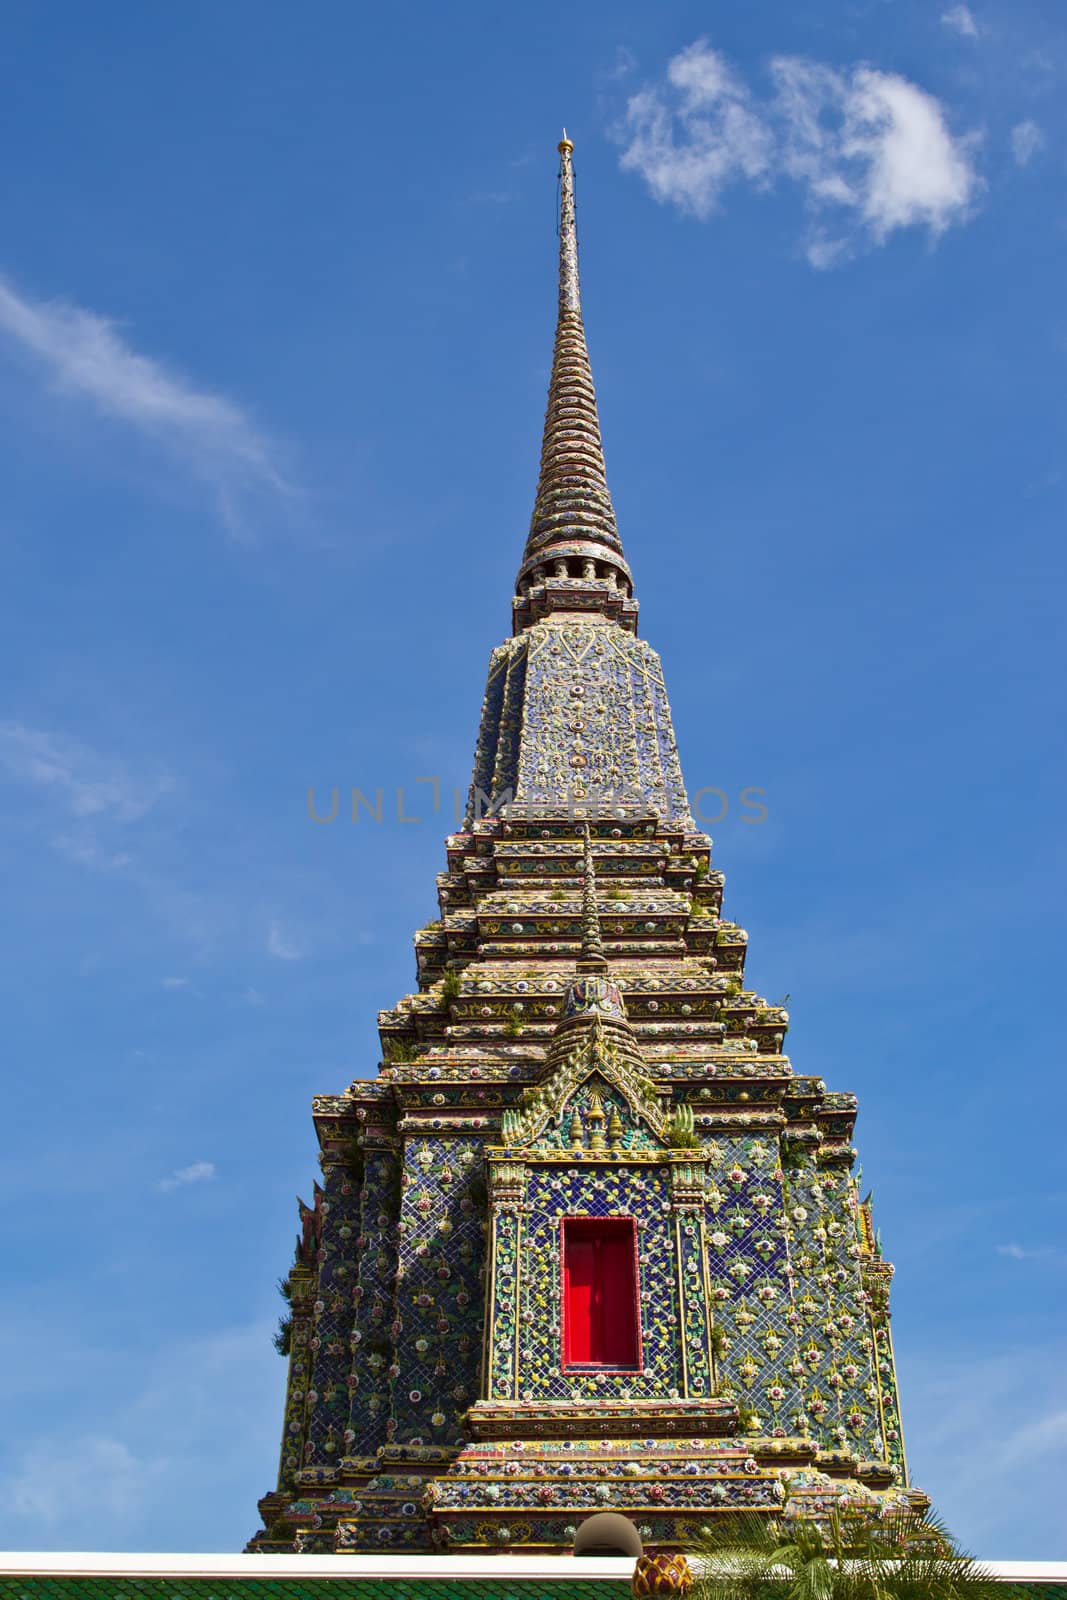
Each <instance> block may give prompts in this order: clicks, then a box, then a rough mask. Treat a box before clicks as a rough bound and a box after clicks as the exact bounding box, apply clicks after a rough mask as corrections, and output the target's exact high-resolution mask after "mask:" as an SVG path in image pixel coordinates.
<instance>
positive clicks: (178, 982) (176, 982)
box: [163, 978, 189, 989]
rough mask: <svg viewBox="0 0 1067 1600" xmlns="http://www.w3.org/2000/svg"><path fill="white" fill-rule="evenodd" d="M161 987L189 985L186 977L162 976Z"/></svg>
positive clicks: (174, 987) (181, 987)
mask: <svg viewBox="0 0 1067 1600" xmlns="http://www.w3.org/2000/svg"><path fill="white" fill-rule="evenodd" d="M163 987H164V989H188V987H189V979H188V978H164V979H163Z"/></svg>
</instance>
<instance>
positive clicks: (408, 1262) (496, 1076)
mask: <svg viewBox="0 0 1067 1600" xmlns="http://www.w3.org/2000/svg"><path fill="white" fill-rule="evenodd" d="M560 151H561V158H562V174H561V177H562V184H561V188H562V210H561V263H560V304H559V326H558V332H557V340H556V352H555V358H554V364H553V371H552V379H551V385H550V390H549V405H548V414H547V418H546V422H545V435H544V446H543V450H542V458H541V477H540V481H539V485H538V490H537V499H536V505H535V510H534V517H533V523H532V527H531V532H530V537H529V540H528V543H527V547H526V551H525V554H524V557H523V561H522V565H521V568H520V572H519V578H518V582H517V593H516V597H515V601H514V607H513V624H514V633H513V636H512V637H511V638H510V639H509V640H508V641H507V643H506V644H504V645H502V646H501V647H500V649H499V650H497V651H496V652H495V653H494V655H493V658H492V661H491V664H490V669H489V683H488V689H487V693H486V699H485V705H484V707H483V712H482V722H481V731H480V734H479V739H478V747H477V753H476V756H475V765H474V778H473V783H472V789H471V803H470V811H469V814H468V817H467V820H466V823H465V826H464V828H463V830H462V831H460V832H459V833H456V834H454V835H452V836H451V837H450V838H449V839H448V841H447V854H448V863H447V870H446V872H445V873H443V874H442V875H441V876H440V878H439V879H438V894H439V901H440V919H439V920H438V921H436V922H435V923H433V924H431V925H430V926H429V927H427V928H425V929H422V930H421V931H420V932H419V933H418V934H417V936H416V941H415V944H416V954H417V964H418V989H417V991H416V992H415V993H413V994H410V995H408V996H406V997H405V998H404V999H403V1000H401V1001H400V1002H399V1003H398V1005H397V1006H395V1007H394V1008H393V1009H392V1010H389V1011H384V1012H382V1013H381V1015H380V1018H379V1025H380V1032H381V1039H382V1062H381V1065H380V1068H379V1073H378V1077H377V1079H376V1081H374V1082H365V1081H362V1080H358V1081H357V1082H355V1083H353V1084H352V1085H351V1087H350V1088H349V1089H348V1090H347V1091H346V1092H345V1093H343V1094H338V1095H325V1096H321V1097H319V1098H318V1099H316V1101H315V1104H314V1116H315V1125H316V1128H317V1131H318V1136H319V1141H320V1145H321V1150H322V1167H323V1174H324V1176H323V1184H322V1187H321V1188H317V1189H316V1192H315V1197H314V1204H313V1205H312V1206H305V1207H303V1208H302V1213H301V1218H302V1221H301V1237H300V1240H299V1242H298V1247H297V1255H296V1261H295V1263H294V1266H293V1269H292V1272H291V1274H290V1278H289V1287H290V1304H291V1328H290V1332H289V1347H290V1357H289V1359H290V1375H289V1388H288V1396H287V1402H286V1412H285V1423H284V1430H285V1431H284V1440H283V1446H282V1465H281V1473H280V1477H279V1483H278V1488H277V1490H276V1491H274V1492H272V1493H271V1494H269V1495H267V1496H266V1497H265V1498H264V1500H263V1501H262V1502H261V1510H262V1513H263V1517H264V1524H265V1527H264V1531H263V1532H262V1533H260V1534H259V1535H257V1536H256V1538H255V1539H254V1541H253V1545H254V1547H255V1548H259V1549H271V1548H274V1549H294V1548H296V1549H301V1550H308V1551H320V1550H321V1551H342V1550H367V1549H378V1548H382V1547H396V1548H399V1549H429V1548H434V1547H436V1548H439V1549H442V1550H499V1549H530V1550H565V1549H570V1548H571V1547H572V1546H573V1544H574V1540H575V1537H576V1534H577V1530H578V1528H579V1527H580V1525H581V1523H582V1522H583V1521H584V1520H585V1518H587V1517H589V1516H590V1515H592V1514H594V1513H596V1512H598V1511H604V1510H609V1511H614V1512H618V1513H621V1514H622V1515H624V1516H625V1517H627V1518H628V1519H629V1520H630V1521H631V1522H632V1523H633V1525H634V1526H635V1527H636V1529H637V1531H638V1534H639V1537H640V1539H641V1540H642V1542H643V1544H644V1546H645V1548H646V1549H651V1550H652V1551H657V1550H658V1551H670V1550H671V1549H672V1548H677V1547H678V1546H679V1545H684V1544H685V1543H686V1541H687V1540H688V1539H689V1538H690V1536H691V1534H692V1532H693V1530H694V1529H695V1528H696V1527H698V1526H699V1525H701V1524H702V1523H703V1522H704V1521H706V1519H707V1518H708V1517H709V1516H713V1515H715V1514H717V1513H726V1512H735V1511H737V1510H750V1511H757V1512H761V1513H764V1514H766V1515H768V1516H775V1517H785V1518H787V1519H788V1518H793V1517H816V1518H817V1517H821V1516H824V1515H825V1514H826V1512H827V1510H828V1509H829V1508H830V1507H832V1506H834V1505H846V1506H850V1507H855V1508H859V1509H863V1510H865V1511H868V1512H870V1513H871V1514H877V1513H878V1512H879V1511H883V1510H885V1509H886V1507H887V1506H888V1505H891V1504H895V1503H900V1502H901V1501H902V1500H906V1499H909V1498H910V1499H911V1500H912V1501H913V1502H914V1501H918V1502H920V1503H921V1502H922V1501H923V1497H922V1496H921V1495H920V1494H919V1493H918V1492H917V1491H915V1490H911V1489H909V1487H908V1481H907V1469H906V1464H905V1459H904V1448H903V1441H902V1437H901V1430H900V1416H899V1405H898V1399H897V1392H896V1378H895V1372H894V1361H893V1348H892V1341H891V1338H890V1333H889V1285H890V1279H891V1277H892V1268H891V1267H890V1266H889V1264H888V1263H887V1262H885V1261H883V1260H882V1258H881V1253H880V1248H879V1245H878V1242H877V1237H876V1235H875V1233H874V1230H873V1225H872V1222H871V1216H870V1207H869V1204H868V1203H867V1202H865V1201H864V1200H863V1199H862V1198H861V1196H860V1193H859V1190H858V1187H857V1180H856V1177H855V1175H854V1173H853V1163H854V1159H855V1152H854V1150H853V1148H852V1143H851V1139H852V1128H853V1123H854V1120H855V1114H856V1102H855V1099H854V1097H853V1096H851V1095H848V1094H841V1093H832V1092H830V1091H828V1090H827V1088H826V1086H825V1084H823V1083H822V1082H821V1080H819V1079H817V1078H812V1077H803V1076H798V1075H797V1074H795V1073H794V1071H793V1068H792V1066H791V1064H790V1062H789V1060H788V1058H787V1057H786V1056H785V1055H784V1054H783V1053H782V1047H783V1042H784V1038H785V1033H786V1030H787V1028H788V1023H789V1017H788V1013H787V1012H786V1011H785V1010H784V1009H783V1008H782V1007H781V1006H776V1005H769V1004H768V1003H767V1002H766V1001H765V1000H763V999H761V998H760V997H759V996H758V995H757V994H756V993H754V992H753V991H752V990H750V989H748V988H746V987H745V978H744V968H745V957H746V947H747V935H746V934H745V932H744V929H743V928H740V927H738V926H737V924H736V923H732V922H730V921H728V920H727V919H726V918H725V917H724V916H723V909H722V897H723V876H722V873H721V872H719V871H718V870H717V869H715V868H713V867H712V865H711V861H710V840H709V839H708V838H707V837H706V836H705V835H704V834H702V833H700V832H698V831H697V830H696V829H695V827H694V825H693V822H692V820H691V817H690V813H689V805H688V801H687V799H686V794H685V788H684V784H683V781H682V774H681V769H680V766H679V762H678V754H677V749H676V745H675V741H674V734H673V730H672V726H671V714H670V707H669V705H668V702H667V697H666V692H665V690H664V685H663V676H662V672H661V669H660V665H659V661H658V659H657V657H656V656H655V654H654V653H653V652H652V651H651V650H650V649H649V648H648V647H647V646H646V645H645V644H644V643H643V642H642V641H640V640H638V639H637V637H636V632H635V629H636V616H637V606H636V601H635V600H634V598H633V592H632V580H631V576H630V571H629V568H628V566H627V565H626V562H625V560H624V559H623V556H622V548H621V544H620V543H619V537H618V532H617V528H616V523H615V516H614V512H613V510H612V507H611V500H610V497H609V495H608V491H607V480H606V475H605V471H604V462H603V455H602V452H601V446H600V431H599V423H598V421H597V414H596V401H595V396H594V392H593V386H592V377H591V375H590V371H589V364H588V356H587V353H586V347H585V336H584V332H583V331H582V322H581V307H580V301H579V294H578V279H577V250H576V242H575V237H574V196H573V172H572V167H571V149H570V145H569V143H568V142H566V141H564V143H563V145H561V147H560Z"/></svg>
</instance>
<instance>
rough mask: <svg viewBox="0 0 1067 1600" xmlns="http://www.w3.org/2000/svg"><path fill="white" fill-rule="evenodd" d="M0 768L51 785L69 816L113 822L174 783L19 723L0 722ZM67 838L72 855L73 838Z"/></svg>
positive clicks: (146, 805)
mask: <svg viewBox="0 0 1067 1600" xmlns="http://www.w3.org/2000/svg"><path fill="white" fill-rule="evenodd" d="M0 768H3V769H4V770H6V771H7V773H8V774H9V775H10V776H11V777H12V778H14V779H16V781H18V782H20V783H24V784H29V785H32V786H33V787H35V788H38V789H44V790H50V791H51V792H52V793H53V794H55V795H56V796H58V797H59V798H60V799H61V800H62V802H63V804H64V807H65V809H66V810H67V811H69V812H70V814H71V815H72V816H75V817H79V818H90V817H99V818H106V819H107V820H109V821H112V822H136V821H138V820H139V819H140V818H141V817H143V816H144V815H145V813H146V812H148V811H149V810H151V808H152V806H154V805H155V803H156V802H157V800H159V799H160V798H161V796H163V795H164V794H167V793H168V792H169V791H170V790H171V789H173V787H174V782H173V779H171V778H170V777H168V776H167V775H166V774H165V773H160V774H157V775H156V776H154V777H151V778H143V777H136V776H134V775H133V774H131V773H130V772H129V771H128V770H127V769H126V768H125V766H124V765H123V764H122V763H121V762H120V761H117V760H115V759H114V758H111V757H108V756H104V755H101V754H100V753H99V752H98V751H96V750H92V749H90V748H89V746H88V745H85V744H82V743H80V742H79V741H78V740H76V739H70V738H67V737H66V736H65V735H62V734H57V733H47V732H44V731H43V730H39V729H35V728H27V727H26V726H25V725H24V724H23V723H21V722H2V723H0ZM67 843H68V844H69V845H70V850H69V851H68V853H69V854H70V855H71V856H72V857H73V858H75V859H76V848H77V841H75V840H68V841H67Z"/></svg>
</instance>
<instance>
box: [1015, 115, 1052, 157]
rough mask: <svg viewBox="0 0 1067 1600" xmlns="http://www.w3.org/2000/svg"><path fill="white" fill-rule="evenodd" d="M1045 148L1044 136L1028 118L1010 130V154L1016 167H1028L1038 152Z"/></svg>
mask: <svg viewBox="0 0 1067 1600" xmlns="http://www.w3.org/2000/svg"><path fill="white" fill-rule="evenodd" d="M1044 147H1045V135H1044V134H1043V133H1042V132H1041V129H1040V128H1039V127H1038V125H1037V123H1036V122H1034V121H1033V120H1032V119H1031V118H1030V117H1027V119H1026V121H1025V122H1017V123H1016V124H1015V126H1014V128H1013V129H1012V130H1011V153H1012V155H1013V156H1014V158H1015V165H1016V166H1017V167H1028V166H1029V165H1030V162H1031V161H1032V160H1033V159H1034V157H1035V156H1036V155H1037V152H1038V151H1039V150H1043V149H1044Z"/></svg>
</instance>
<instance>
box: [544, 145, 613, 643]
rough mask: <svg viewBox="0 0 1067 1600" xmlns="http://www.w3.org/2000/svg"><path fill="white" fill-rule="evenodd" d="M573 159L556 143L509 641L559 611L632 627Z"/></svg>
mask: <svg viewBox="0 0 1067 1600" xmlns="http://www.w3.org/2000/svg"><path fill="white" fill-rule="evenodd" d="M573 150H574V145H573V143H572V141H571V140H570V139H568V138H567V134H566V130H564V134H563V138H562V139H561V140H560V143H559V155H560V170H559V189H560V207H559V311H558V317H557V322H556V342H555V348H554V350H553V355H552V376H551V378H550V380H549V385H548V409H547V411H546V413H545V429H544V436H543V439H542V444H541V471H540V476H539V478H538V482H537V496H536V499H535V501H534V509H533V517H532V519H531V522H530V533H529V537H528V539H527V541H526V549H525V551H524V552H523V559H522V565H521V567H520V568H519V576H518V580H517V582H516V604H515V623H516V632H518V631H519V629H520V628H521V627H523V626H526V625H528V624H529V623H530V622H531V621H536V620H537V619H538V617H539V616H543V615H545V614H546V613H547V612H549V611H558V610H578V611H586V612H588V611H603V612H606V613H608V614H609V615H611V616H614V617H616V618H617V619H618V620H619V621H620V622H622V623H623V625H624V626H625V627H628V628H633V627H634V626H635V623H636V610H637V608H636V604H635V602H634V601H633V598H632V596H633V581H632V578H631V575H630V569H629V567H628V566H627V564H626V560H625V558H624V556H623V553H622V544H621V542H620V540H619V533H618V528H617V526H616V522H615V510H614V507H613V506H612V503H611V495H610V494H609V492H608V482H607V472H606V469H605V466H604V449H603V445H602V444H601V440H600V419H599V417H598V415H597V405H596V391H595V390H594V388H593V374H592V370H591V368H590V366H589V352H588V350H587V348H586V343H585V329H584V327H583V326H582V301H581V290H580V286H579V279H578V230H577V222H576V216H575V204H574V168H573V165H572V163H571V153H572V151H573ZM545 586H547V592H546V589H545ZM568 586H570V587H568Z"/></svg>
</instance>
